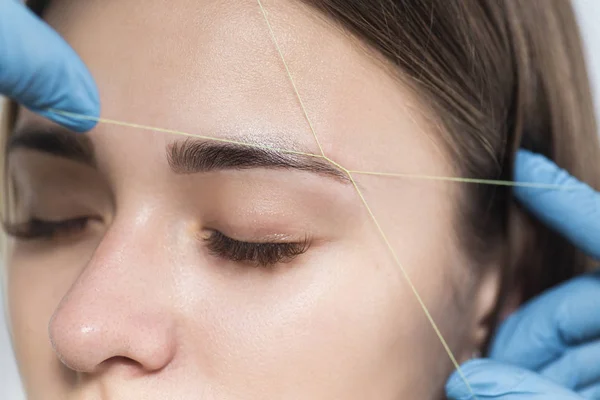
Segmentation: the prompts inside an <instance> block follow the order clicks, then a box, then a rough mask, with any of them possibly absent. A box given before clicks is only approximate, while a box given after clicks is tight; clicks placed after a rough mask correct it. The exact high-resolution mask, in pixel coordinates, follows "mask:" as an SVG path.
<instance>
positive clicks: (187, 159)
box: [167, 139, 350, 183]
mask: <svg viewBox="0 0 600 400" xmlns="http://www.w3.org/2000/svg"><path fill="white" fill-rule="evenodd" d="M167 156H168V161H169V165H170V166H171V169H172V170H173V171H174V172H176V173H178V174H193V173H198V172H211V171H219V170H245V169H253V168H266V169H284V170H297V171H305V172H310V173H314V174H318V175H322V176H326V177H330V178H333V179H335V180H337V181H340V182H342V183H350V179H349V178H348V175H347V174H346V173H345V172H344V171H342V170H341V169H340V168H337V167H336V166H334V165H333V164H331V163H330V162H328V161H327V160H325V159H324V158H322V157H318V156H311V155H308V154H307V155H303V154H299V152H294V153H286V152H285V151H281V150H278V149H270V148H267V147H259V146H258V145H243V144H237V143H222V142H210V141H205V140H197V139H187V140H184V141H180V142H176V143H174V144H172V145H171V146H169V149H168V153H167Z"/></svg>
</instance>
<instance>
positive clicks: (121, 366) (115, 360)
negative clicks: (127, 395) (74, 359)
mask: <svg viewBox="0 0 600 400" xmlns="http://www.w3.org/2000/svg"><path fill="white" fill-rule="evenodd" d="M116 371H118V372H119V374H121V375H126V376H130V377H135V376H138V375H142V374H144V373H145V372H147V371H146V370H145V368H144V366H143V365H142V364H141V363H139V362H137V361H135V360H133V359H131V358H129V357H122V356H116V357H111V358H109V359H108V360H104V361H103V362H101V363H100V364H98V366H97V367H96V368H95V370H94V372H93V373H94V374H106V373H109V372H115V373H116Z"/></svg>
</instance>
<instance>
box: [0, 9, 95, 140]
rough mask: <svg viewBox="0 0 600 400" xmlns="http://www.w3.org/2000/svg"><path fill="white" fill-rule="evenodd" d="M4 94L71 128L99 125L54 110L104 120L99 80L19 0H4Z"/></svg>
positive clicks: (0, 57)
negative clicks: (96, 80) (98, 89)
mask: <svg viewBox="0 0 600 400" xmlns="http://www.w3.org/2000/svg"><path fill="white" fill-rule="evenodd" d="M0 9H1V10H2V11H1V12H0V94H3V95H5V96H7V97H10V98H12V99H13V100H15V101H17V102H18V103H21V104H22V105H24V106H25V107H27V108H29V109H31V110H32V111H35V112H37V113H39V114H41V115H43V116H45V117H48V118H50V119H51V120H53V121H55V122H57V123H59V124H62V125H64V126H66V127H67V128H69V129H71V130H74V131H77V132H83V131H87V130H89V129H91V128H92V127H94V125H95V122H94V121H91V120H85V119H80V118H72V117H68V116H65V115H61V114H56V113H53V112H51V111H48V108H54V109H59V110H62V111H67V112H71V113H77V114H85V115H88V116H92V117H98V116H99V114H100V102H99V96H98V92H97V88H96V84H95V83H94V80H93V78H92V77H91V75H90V73H89V72H88V70H87V68H86V67H85V65H84V64H83V62H82V61H81V59H80V58H79V56H77V54H76V53H75V51H74V50H73V49H71V47H70V46H69V45H68V44H67V43H66V42H65V41H64V40H63V39H62V38H61V37H60V35H58V33H56V32H55V31H54V30H53V29H52V28H50V26H48V25H47V24H46V23H44V22H43V21H42V20H40V19H39V18H38V17H37V16H36V15H35V14H33V13H32V12H31V11H30V10H29V9H27V8H26V7H25V6H23V5H22V4H20V2H18V1H15V0H0Z"/></svg>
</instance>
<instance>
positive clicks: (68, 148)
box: [6, 127, 96, 167]
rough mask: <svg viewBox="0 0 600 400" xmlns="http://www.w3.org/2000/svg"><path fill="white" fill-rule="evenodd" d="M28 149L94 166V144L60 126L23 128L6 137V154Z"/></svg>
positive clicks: (87, 138) (86, 138) (84, 136)
mask: <svg viewBox="0 0 600 400" xmlns="http://www.w3.org/2000/svg"><path fill="white" fill-rule="evenodd" d="M20 148H23V149H30V150H35V151H40V152H42V153H47V154H51V155H55V156H58V157H63V158H66V159H69V160H73V161H77V162H80V163H83V164H86V165H89V166H91V167H95V166H96V157H95V154H94V145H93V144H92V141H91V140H90V138H89V137H87V136H86V135H83V134H78V133H74V132H70V131H67V130H64V129H61V128H55V127H44V128H37V127H36V128H25V129H23V130H19V131H16V132H15V133H14V134H13V135H11V136H10V138H9V139H8V143H7V145H6V154H7V155H8V154H10V153H11V152H12V151H14V150H16V149H20Z"/></svg>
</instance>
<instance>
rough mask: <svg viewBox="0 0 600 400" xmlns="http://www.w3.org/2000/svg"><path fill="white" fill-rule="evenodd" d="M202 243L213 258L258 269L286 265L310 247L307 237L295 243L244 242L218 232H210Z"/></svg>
mask: <svg viewBox="0 0 600 400" xmlns="http://www.w3.org/2000/svg"><path fill="white" fill-rule="evenodd" d="M276 236H279V235H276ZM204 241H205V242H207V245H208V249H209V251H210V253H211V254H213V255H214V256H217V257H220V258H223V259H227V260H229V261H232V262H238V263H250V264H254V265H255V266H260V267H273V266H275V265H276V264H282V263H288V262H290V261H292V260H294V259H295V258H296V257H298V256H299V255H301V254H304V253H305V252H306V251H307V250H308V248H309V247H310V240H309V238H308V237H305V238H304V239H303V240H302V241H295V242H291V241H271V242H244V241H239V240H236V239H232V238H230V237H228V236H226V235H225V234H223V233H221V232H219V231H212V232H211V234H210V235H209V236H207V237H204Z"/></svg>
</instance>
